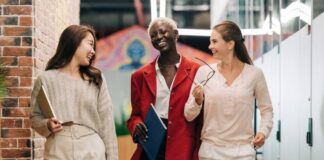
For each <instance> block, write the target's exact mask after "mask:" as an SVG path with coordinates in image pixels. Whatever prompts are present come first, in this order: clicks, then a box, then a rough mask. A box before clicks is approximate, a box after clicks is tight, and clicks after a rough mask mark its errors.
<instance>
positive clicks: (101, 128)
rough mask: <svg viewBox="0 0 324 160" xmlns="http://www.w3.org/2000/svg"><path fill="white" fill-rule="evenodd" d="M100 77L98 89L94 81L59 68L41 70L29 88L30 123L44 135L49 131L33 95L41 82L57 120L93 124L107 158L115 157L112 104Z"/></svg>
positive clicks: (37, 90)
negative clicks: (79, 77)
mask: <svg viewBox="0 0 324 160" xmlns="http://www.w3.org/2000/svg"><path fill="white" fill-rule="evenodd" d="M102 78H103V82H102V85H101V87H100V89H99V88H98V87H97V86H95V85H94V84H93V83H92V84H89V82H88V81H85V80H82V79H80V80H77V79H73V78H72V77H70V76H68V75H66V74H65V73H62V72H60V71H58V70H48V71H45V72H43V73H42V74H40V75H39V76H38V78H37V80H36V82H35V84H34V88H33V92H32V99H31V107H32V111H31V114H30V118H31V127H32V128H33V129H35V130H36V131H37V132H38V133H39V134H41V135H42V136H44V137H47V136H49V135H50V131H49V130H48V128H47V119H46V118H44V116H43V114H42V112H41V110H40V108H39V106H38V103H37V101H36V96H37V95H38V92H39V90H40V88H41V86H42V85H43V86H44V87H45V91H46V92H47V94H48V96H49V100H50V102H51V105H52V107H53V108H54V112H55V114H56V116H57V119H58V120H60V121H62V122H66V121H73V122H74V123H77V124H82V125H84V126H87V127H89V128H92V129H93V130H95V131H96V132H97V133H98V134H99V136H100V137H101V138H102V140H103V142H104V144H105V146H106V155H107V159H109V160H115V159H118V151H117V150H118V149H117V148H118V147H117V137H116V132H115V125H114V117H113V107H112V102H111V98H110V95H109V92H108V88H107V84H106V81H105V79H104V76H102Z"/></svg>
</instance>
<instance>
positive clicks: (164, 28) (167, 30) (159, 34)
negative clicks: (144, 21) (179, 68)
mask: <svg viewBox="0 0 324 160" xmlns="http://www.w3.org/2000/svg"><path fill="white" fill-rule="evenodd" d="M149 35H150V38H151V42H152V45H153V47H154V48H155V49H157V50H159V51H160V52H169V51H172V50H176V41H177V39H178V38H179V35H178V31H177V30H173V29H172V26H171V25H169V24H167V23H163V22H161V21H157V22H155V23H154V24H153V25H152V27H151V29H150V32H149Z"/></svg>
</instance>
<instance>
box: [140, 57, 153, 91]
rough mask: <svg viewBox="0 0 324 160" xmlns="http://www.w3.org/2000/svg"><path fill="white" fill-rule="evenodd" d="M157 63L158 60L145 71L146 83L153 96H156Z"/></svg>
mask: <svg viewBox="0 0 324 160" xmlns="http://www.w3.org/2000/svg"><path fill="white" fill-rule="evenodd" d="M155 63H156V59H155V60H154V61H153V62H151V63H150V65H149V67H147V68H146V70H144V72H143V74H144V79H145V82H146V84H147V86H148V88H149V90H150V92H151V93H152V95H153V96H154V97H155V96H156V71H155Z"/></svg>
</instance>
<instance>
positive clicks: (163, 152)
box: [141, 118, 168, 160]
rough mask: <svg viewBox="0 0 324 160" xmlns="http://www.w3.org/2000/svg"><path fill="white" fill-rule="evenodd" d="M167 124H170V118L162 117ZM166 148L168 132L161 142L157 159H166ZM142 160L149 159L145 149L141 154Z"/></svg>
mask: <svg viewBox="0 0 324 160" xmlns="http://www.w3.org/2000/svg"><path fill="white" fill-rule="evenodd" d="M161 119H162V121H163V123H164V124H165V126H168V119H165V118H161ZM165 148H166V134H165V136H164V140H163V142H162V144H161V147H160V150H159V153H158V155H157V156H156V160H165ZM141 160H149V159H148V157H147V156H146V154H145V151H144V150H143V152H142V154H141Z"/></svg>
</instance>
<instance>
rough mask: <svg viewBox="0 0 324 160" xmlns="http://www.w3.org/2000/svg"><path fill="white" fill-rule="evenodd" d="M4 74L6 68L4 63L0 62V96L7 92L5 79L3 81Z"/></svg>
mask: <svg viewBox="0 0 324 160" xmlns="http://www.w3.org/2000/svg"><path fill="white" fill-rule="evenodd" d="M6 74H7V69H6V68H5V67H4V64H3V63H2V62H0V98H2V97H4V96H5V95H6V94H7V88H6V81H5V77H6ZM0 100H1V99H0Z"/></svg>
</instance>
